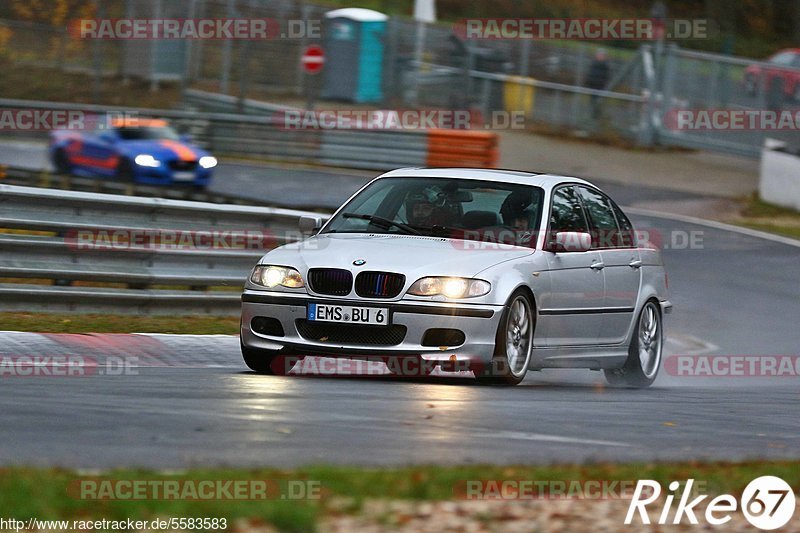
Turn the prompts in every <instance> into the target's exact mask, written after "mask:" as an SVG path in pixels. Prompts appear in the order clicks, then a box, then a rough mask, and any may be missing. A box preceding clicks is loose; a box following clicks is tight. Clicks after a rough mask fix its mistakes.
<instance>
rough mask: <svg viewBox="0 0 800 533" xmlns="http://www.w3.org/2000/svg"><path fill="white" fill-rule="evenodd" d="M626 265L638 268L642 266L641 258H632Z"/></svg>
mask: <svg viewBox="0 0 800 533" xmlns="http://www.w3.org/2000/svg"><path fill="white" fill-rule="evenodd" d="M628 266H629V267H631V268H640V267H641V266H642V260H641V259H634V260H633V261H631V262H630V263H628Z"/></svg>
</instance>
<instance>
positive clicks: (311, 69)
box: [300, 44, 325, 74]
mask: <svg viewBox="0 0 800 533" xmlns="http://www.w3.org/2000/svg"><path fill="white" fill-rule="evenodd" d="M300 62H301V63H302V64H303V68H304V69H305V71H306V72H308V73H309V74H316V73H318V72H319V71H320V70H322V66H323V65H324V64H325V52H323V51H322V47H320V46H317V45H315V44H314V45H311V46H309V47H308V48H306V49H305V51H304V52H303V57H301V58H300Z"/></svg>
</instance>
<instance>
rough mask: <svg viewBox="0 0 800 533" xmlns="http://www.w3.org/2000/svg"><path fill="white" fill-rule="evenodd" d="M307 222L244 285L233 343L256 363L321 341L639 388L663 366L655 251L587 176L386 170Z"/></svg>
mask: <svg viewBox="0 0 800 533" xmlns="http://www.w3.org/2000/svg"><path fill="white" fill-rule="evenodd" d="M300 226H301V229H302V230H303V231H305V232H307V233H308V234H309V238H307V239H305V240H303V241H300V242H295V243H291V244H287V245H284V246H281V247H279V248H276V249H274V250H271V251H269V252H268V253H267V254H266V255H264V257H263V258H262V259H261V261H260V262H259V264H258V265H257V266H256V267H255V268H254V269H253V271H252V273H251V275H250V277H249V279H248V280H247V282H246V285H245V289H244V293H243V295H242V321H241V344H242V354H243V356H244V361H245V363H246V364H247V365H248V366H249V367H250V368H251V369H252V370H254V371H256V372H259V373H266V374H272V373H282V372H281V370H283V371H285V370H286V363H285V361H284V360H285V358H286V357H296V358H302V357H305V356H309V355H314V356H320V355H321V356H329V357H348V358H371V357H377V358H380V359H381V360H382V361H384V362H388V363H392V362H396V361H400V360H402V361H408V360H411V361H416V362H418V363H419V366H417V368H420V369H422V370H423V371H424V372H426V373H429V372H430V371H431V369H432V368H435V367H437V366H438V367H440V368H441V369H442V370H453V369H468V370H470V371H472V372H473V373H474V375H475V378H476V379H478V380H479V381H481V382H485V383H496V384H512V385H513V384H517V383H519V382H521V381H522V380H523V379H524V377H525V375H526V373H527V372H528V370H539V369H543V368H588V369H593V370H603V372H604V374H605V377H606V379H607V380H608V381H609V382H610V383H611V384H614V385H627V386H634V387H645V386H648V385H650V384H652V383H653V381H654V380H655V378H656V375H657V374H658V371H659V367H660V365H661V357H662V346H663V341H664V330H663V316H664V314H665V313H668V312H670V311H671V308H672V305H671V303H670V302H669V300H668V299H667V292H666V291H667V279H666V274H665V271H664V266H663V263H662V261H661V254H660V252H659V251H658V250H657V249H656V248H655V247H653V246H651V245H650V244H649V243H648V242H643V240H642V241H640V239H638V238H637V233H636V231H635V230H634V228H633V226H632V224H631V222H630V220H629V219H628V217H627V216H626V215H625V213H623V212H622V210H621V209H620V208H619V206H617V204H616V203H614V201H613V200H612V199H611V198H609V197H608V196H607V195H606V194H604V193H603V192H602V191H601V190H600V189H598V188H597V187H595V186H594V185H592V184H591V183H589V182H587V181H585V180H582V179H577V178H571V177H564V176H555V175H549V174H536V173H531V172H520V171H510V170H487V169H463V168H450V169H447V168H436V169H434V168H410V169H401V170H394V171H391V172H387V173H386V174H383V175H381V176H379V177H377V178H375V179H374V180H372V181H371V182H370V183H368V184H367V185H366V186H364V187H363V188H362V189H361V190H359V191H358V192H357V193H356V194H354V195H353V196H352V197H351V198H350V199H349V200H348V201H347V202H345V204H344V205H343V206H342V207H340V208H339V209H338V210H337V211H336V212H335V213H334V214H333V216H332V217H331V218H330V219H329V220H327V222H325V223H324V224H323V220H322V218H317V217H305V218H303V219H302V220H301V221H300ZM296 360H297V359H295V361H296ZM277 361H284V362H283V363H281V364H277ZM389 366H390V368H396V367H392V365H391V364H390V365H389ZM281 367H283V368H281ZM405 368H407V367H405Z"/></svg>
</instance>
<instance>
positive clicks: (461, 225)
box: [324, 178, 544, 246]
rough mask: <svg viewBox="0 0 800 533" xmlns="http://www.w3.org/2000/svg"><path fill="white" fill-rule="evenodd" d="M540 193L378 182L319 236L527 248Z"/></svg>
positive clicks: (427, 181) (435, 181)
mask: <svg viewBox="0 0 800 533" xmlns="http://www.w3.org/2000/svg"><path fill="white" fill-rule="evenodd" d="M543 196H544V194H543V191H542V189H540V188H539V187H534V186H530V185H518V184H512V183H497V182H491V181H479V180H468V179H459V178H383V179H379V180H377V181H375V182H373V183H372V184H371V185H369V186H368V187H367V188H366V189H364V190H363V191H362V192H361V193H360V194H359V195H358V196H356V197H355V198H353V199H352V200H351V201H350V202H349V203H348V204H347V205H345V207H344V208H343V209H342V210H341V211H340V212H339V213H338V214H337V215H336V216H335V217H334V218H333V219H332V220H331V222H330V223H329V224H328V225H327V226H326V228H325V231H324V233H386V234H401V235H402V234H405V235H424V236H429V237H446V238H452V239H464V240H480V241H487V242H502V243H505V244H516V245H521V246H531V245H532V243H533V242H535V239H533V235H534V234H535V230H536V228H538V226H539V220H540V217H541V212H542V198H543Z"/></svg>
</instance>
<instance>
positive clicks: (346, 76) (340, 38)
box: [322, 8, 389, 103]
mask: <svg viewBox="0 0 800 533" xmlns="http://www.w3.org/2000/svg"><path fill="white" fill-rule="evenodd" d="M388 18H389V17H387V16H386V15H384V14H383V13H379V12H377V11H373V10H371V9H361V8H345V9H336V10H334V11H329V12H328V13H326V14H325V70H324V76H325V78H324V83H323V87H322V97H323V98H328V99H331V100H345V101H348V102H359V103H365V102H380V101H382V100H383V90H382V84H383V51H384V43H383V40H384V35H385V34H386V21H387V20H388Z"/></svg>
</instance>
